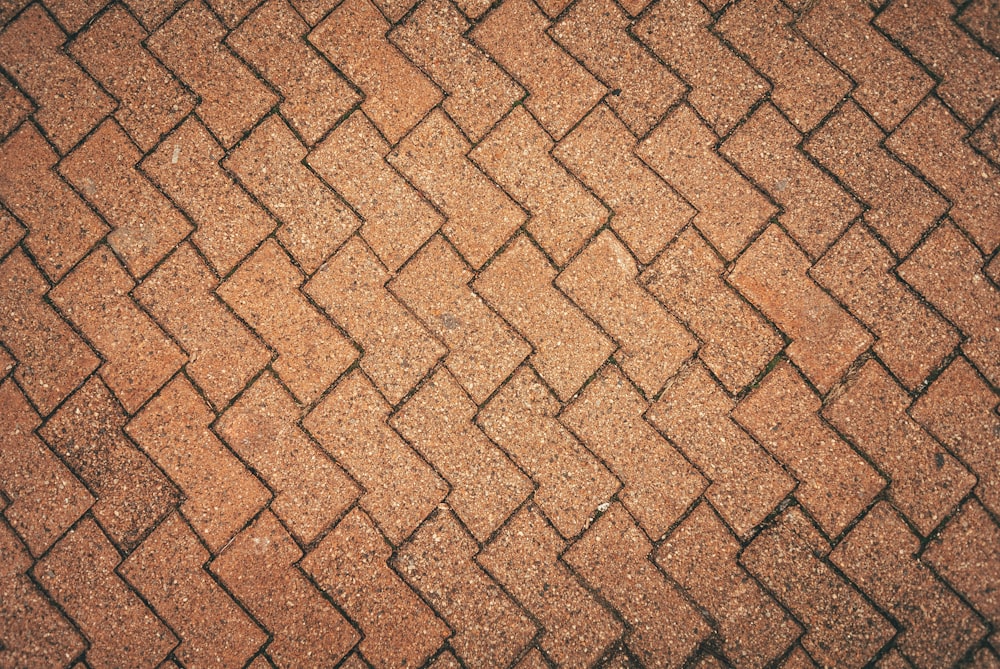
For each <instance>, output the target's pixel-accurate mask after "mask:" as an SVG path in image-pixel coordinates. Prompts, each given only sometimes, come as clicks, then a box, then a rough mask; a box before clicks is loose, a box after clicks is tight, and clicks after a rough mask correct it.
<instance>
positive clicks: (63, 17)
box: [45, 0, 107, 33]
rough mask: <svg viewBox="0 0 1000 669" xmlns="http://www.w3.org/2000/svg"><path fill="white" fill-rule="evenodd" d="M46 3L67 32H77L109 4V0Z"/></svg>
mask: <svg viewBox="0 0 1000 669" xmlns="http://www.w3.org/2000/svg"><path fill="white" fill-rule="evenodd" d="M45 4H46V7H48V9H49V11H50V12H52V14H53V15H54V16H55V18H56V20H57V21H58V22H59V23H60V24H62V26H63V27H64V28H65V29H66V31H67V32H70V33H75V32H77V31H78V30H80V28H81V27H83V26H84V25H85V24H86V23H87V21H89V20H90V18H91V17H92V16H93V15H94V14H96V13H97V12H98V11H100V10H101V8H103V7H104V6H105V5H106V4H107V0H49V1H48V2H46V3H45Z"/></svg>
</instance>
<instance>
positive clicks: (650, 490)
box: [559, 366, 708, 541]
mask: <svg viewBox="0 0 1000 669" xmlns="http://www.w3.org/2000/svg"><path fill="white" fill-rule="evenodd" d="M646 409H647V404H646V402H645V401H644V400H643V399H642V396H641V395H640V394H639V392H638V391H637V390H635V388H633V387H632V386H631V385H630V384H629V382H628V381H627V380H626V379H625V377H624V376H622V374H621V372H619V371H618V369H617V368H616V367H612V366H607V367H604V368H603V369H601V371H600V372H598V374H597V377H596V378H595V379H594V380H593V381H591V383H590V385H588V386H587V387H586V388H585V389H584V390H583V392H582V393H581V394H580V396H579V397H577V398H576V399H575V400H574V401H573V402H572V404H570V405H569V406H568V407H566V409H565V410H563V413H562V414H561V415H560V417H559V419H560V420H561V421H562V423H563V424H564V425H566V427H568V428H570V429H571V430H573V432H575V433H576V435H577V436H578V437H579V438H580V440H581V441H583V443H584V444H586V445H587V447H588V448H589V449H590V450H591V451H592V452H593V453H594V454H595V455H596V456H597V457H599V458H600V459H601V460H602V461H603V462H605V463H606V464H607V466H608V468H610V469H611V471H612V472H614V474H616V475H617V476H618V478H619V479H621V481H622V482H623V483H624V488H623V489H622V491H621V493H620V494H619V495H618V497H619V499H621V501H622V504H624V505H625V508H627V509H628V510H629V512H630V513H631V514H632V515H633V516H635V518H636V520H638V521H639V524H640V525H641V526H642V528H643V529H644V530H645V531H646V533H647V534H648V535H649V536H650V537H651V538H652V539H653V540H654V541H655V540H657V539H659V538H660V537H662V536H663V533H664V532H666V531H667V529H668V528H669V527H670V526H671V525H672V524H673V523H674V522H676V521H677V520H678V519H679V518H680V517H681V516H682V515H683V514H684V512H685V511H686V510H687V509H688V507H690V506H691V503H692V502H693V501H694V500H695V498H696V497H698V496H699V495H700V494H702V492H704V490H705V488H706V486H707V485H708V482H707V481H705V479H704V478H703V477H702V476H701V474H699V473H698V471H697V470H695V468H694V467H692V466H691V465H690V464H689V463H688V461H687V460H685V459H684V457H683V456H682V455H681V454H680V453H679V452H678V451H677V450H676V449H675V448H674V447H673V446H672V445H671V444H670V443H669V442H667V440H666V439H664V438H663V437H661V436H660V435H659V434H657V432H656V430H654V429H653V428H652V427H650V426H649V424H647V423H646V422H645V421H644V420H643V414H644V413H645V412H646ZM623 513H624V512H623Z"/></svg>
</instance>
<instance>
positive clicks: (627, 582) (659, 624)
mask: <svg viewBox="0 0 1000 669" xmlns="http://www.w3.org/2000/svg"><path fill="white" fill-rule="evenodd" d="M652 550H653V546H652V544H650V543H649V539H647V538H646V535H645V534H643V532H642V530H640V529H639V527H638V526H637V525H636V524H635V521H633V520H632V518H631V517H630V516H629V514H628V512H627V511H625V508H624V507H622V506H621V505H620V504H617V503H615V504H612V505H611V507H610V508H609V509H608V510H607V512H606V513H605V514H604V515H603V516H601V517H600V518H598V519H597V521H596V522H595V523H594V524H593V525H592V526H591V527H590V529H588V530H587V531H586V532H585V533H584V535H583V537H582V538H581V539H580V540H579V541H577V542H576V543H575V544H573V546H572V547H571V548H570V549H569V550H568V551H567V552H566V553H565V554H564V559H565V561H566V563H567V564H568V565H569V566H570V567H571V568H572V569H573V570H575V571H576V572H577V573H578V574H579V575H580V576H582V577H583V580H584V581H586V583H587V584H588V585H589V586H590V587H591V588H593V589H594V590H596V591H597V593H598V594H599V595H600V596H601V597H602V598H604V599H605V600H607V601H608V602H609V603H610V604H611V605H612V606H613V607H615V609H617V611H618V613H619V614H620V615H621V617H622V619H623V620H624V621H625V623H626V624H627V625H628V626H629V630H628V632H627V633H626V634H625V643H626V644H627V645H628V647H629V649H630V650H631V651H632V652H633V653H635V654H636V656H637V657H638V658H639V660H640V661H641V662H642V663H643V665H645V666H648V667H664V666H671V667H679V666H681V665H683V664H684V660H685V659H686V658H688V657H689V656H691V655H692V654H693V653H694V650H695V648H696V647H697V646H698V644H699V643H700V642H701V641H702V640H703V639H704V638H705V637H706V636H708V634H709V631H710V629H709V627H708V625H707V624H706V622H705V620H704V619H702V617H701V616H700V615H698V613H697V612H696V611H695V609H694V607H692V606H691V605H690V604H689V603H688V602H687V600H686V599H684V596H683V595H682V594H681V591H680V590H679V589H678V588H677V587H676V586H675V585H674V584H673V583H671V582H670V581H668V580H667V579H666V578H664V576H663V574H662V573H660V572H659V571H658V570H657V569H656V567H655V566H654V565H653V563H652V561H650V559H649V556H650V552H651V551H652ZM637 592H641V593H643V595H642V597H636V593H637Z"/></svg>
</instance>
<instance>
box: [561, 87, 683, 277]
mask: <svg viewBox="0 0 1000 669" xmlns="http://www.w3.org/2000/svg"><path fill="white" fill-rule="evenodd" d="M636 146H637V142H636V140H635V138H634V137H633V136H632V134H631V133H630V132H629V131H628V128H626V127H625V125H624V124H622V122H621V121H619V120H618V119H617V117H615V115H614V114H613V113H612V112H611V110H610V109H608V108H607V107H605V106H603V105H601V106H599V107H597V109H595V110H594V111H593V112H592V113H591V114H590V115H589V116H587V118H585V119H584V120H583V122H582V123H580V125H578V126H577V127H576V128H575V129H574V130H573V132H572V133H570V134H569V135H568V136H567V137H566V138H565V139H564V140H563V141H561V142H559V144H558V145H557V146H556V148H555V149H554V150H553V153H552V155H554V156H555V157H556V158H557V159H558V160H559V161H560V162H561V163H563V164H564V165H566V167H567V168H569V169H570V170H571V171H572V172H574V173H575V174H576V175H577V176H578V177H580V179H581V180H582V181H583V182H584V183H585V184H586V185H587V186H589V187H590V188H592V189H593V190H594V192H595V193H596V194H597V195H598V197H600V198H601V199H602V200H604V202H605V203H606V204H607V205H608V206H609V207H610V208H611V210H612V211H613V212H614V215H613V216H612V218H611V221H610V225H611V227H612V228H614V230H615V232H617V233H618V235H619V236H620V237H621V238H622V240H623V241H624V242H625V243H626V244H627V245H628V247H629V248H630V249H631V250H632V252H633V253H635V255H636V257H638V258H639V262H641V263H648V262H651V261H652V260H653V258H655V257H656V254H657V253H659V252H660V250H662V249H663V247H664V245H665V244H666V243H667V242H668V241H669V240H670V239H671V238H672V237H673V236H674V235H675V234H677V231H679V230H680V229H681V228H683V227H684V225H685V224H686V223H687V222H688V221H689V220H690V219H691V217H692V216H693V215H694V214H695V211H694V209H692V208H691V206H690V205H689V204H687V203H686V202H685V201H684V200H682V199H681V198H680V197H679V196H678V195H677V194H676V193H675V192H674V191H673V190H671V189H670V188H669V187H668V186H667V185H666V184H665V183H663V181H661V180H660V179H659V178H658V177H657V175H656V173H655V172H653V170H651V169H649V167H647V166H646V165H645V164H644V163H643V162H642V161H641V160H639V158H637V157H636V155H635V154H634V153H633V152H634V151H635V149H636Z"/></svg>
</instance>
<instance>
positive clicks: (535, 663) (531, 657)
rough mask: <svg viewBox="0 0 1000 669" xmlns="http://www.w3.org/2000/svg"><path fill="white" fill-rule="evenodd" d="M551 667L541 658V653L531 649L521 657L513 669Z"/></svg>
mask: <svg viewBox="0 0 1000 669" xmlns="http://www.w3.org/2000/svg"><path fill="white" fill-rule="evenodd" d="M550 666H552V665H550V664H549V663H548V662H546V661H545V658H544V657H542V652H541V651H540V650H538V649H537V648H532V649H531V650H529V651H528V652H527V654H526V655H524V656H523V657H521V659H520V660H519V661H518V663H517V664H516V665H514V667H515V669H549V667H550Z"/></svg>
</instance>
